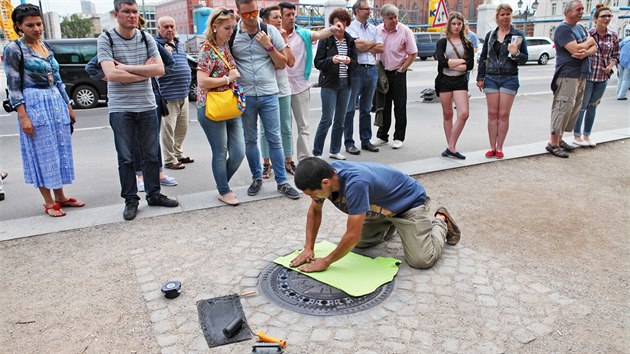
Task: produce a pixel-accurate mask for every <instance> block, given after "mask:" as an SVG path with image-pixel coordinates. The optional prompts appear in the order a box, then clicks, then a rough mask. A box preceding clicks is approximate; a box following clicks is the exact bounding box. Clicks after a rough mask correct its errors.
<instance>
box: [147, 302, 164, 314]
mask: <svg viewBox="0 0 630 354" xmlns="http://www.w3.org/2000/svg"><path fill="white" fill-rule="evenodd" d="M145 305H146V307H147V310H149V311H155V310H161V309H165V308H166V302H165V301H164V300H163V299H156V300H152V301H147V302H145Z"/></svg>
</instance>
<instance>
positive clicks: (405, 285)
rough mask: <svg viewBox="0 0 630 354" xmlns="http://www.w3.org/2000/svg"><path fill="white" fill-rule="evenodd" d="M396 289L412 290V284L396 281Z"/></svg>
mask: <svg viewBox="0 0 630 354" xmlns="http://www.w3.org/2000/svg"><path fill="white" fill-rule="evenodd" d="M396 288H397V289H405V290H411V289H412V288H413V282H411V281H397V282H396Z"/></svg>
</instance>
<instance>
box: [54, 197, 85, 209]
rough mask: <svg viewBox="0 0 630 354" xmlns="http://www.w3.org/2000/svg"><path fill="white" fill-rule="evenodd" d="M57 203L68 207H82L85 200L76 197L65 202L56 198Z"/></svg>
mask: <svg viewBox="0 0 630 354" xmlns="http://www.w3.org/2000/svg"><path fill="white" fill-rule="evenodd" d="M55 203H57V204H59V205H60V206H62V207H66V208H81V207H84V206H85V203H84V202H80V201H78V200H76V199H74V198H68V199H67V200H66V201H65V202H62V201H59V200H55Z"/></svg>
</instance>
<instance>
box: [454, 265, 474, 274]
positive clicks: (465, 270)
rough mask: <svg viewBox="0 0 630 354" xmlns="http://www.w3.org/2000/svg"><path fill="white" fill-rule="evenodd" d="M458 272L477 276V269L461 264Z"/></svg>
mask: <svg viewBox="0 0 630 354" xmlns="http://www.w3.org/2000/svg"><path fill="white" fill-rule="evenodd" d="M457 270H458V271H459V272H460V273H462V274H475V267H474V266H468V265H462V264H460V265H459V266H458V267H457Z"/></svg>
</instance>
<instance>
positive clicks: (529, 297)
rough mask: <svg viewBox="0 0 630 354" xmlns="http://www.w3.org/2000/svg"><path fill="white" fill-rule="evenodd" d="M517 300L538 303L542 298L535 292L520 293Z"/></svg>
mask: <svg viewBox="0 0 630 354" xmlns="http://www.w3.org/2000/svg"><path fill="white" fill-rule="evenodd" d="M518 300H519V301H520V302H523V303H526V304H538V303H540V302H541V301H542V300H544V299H542V296H540V295H537V294H524V293H521V294H519V295H518Z"/></svg>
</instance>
